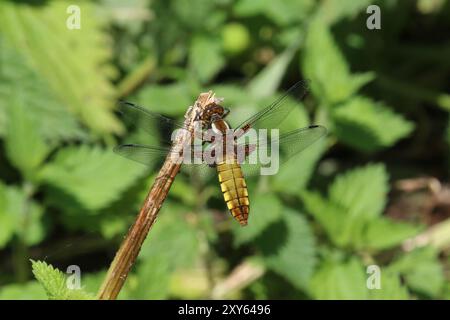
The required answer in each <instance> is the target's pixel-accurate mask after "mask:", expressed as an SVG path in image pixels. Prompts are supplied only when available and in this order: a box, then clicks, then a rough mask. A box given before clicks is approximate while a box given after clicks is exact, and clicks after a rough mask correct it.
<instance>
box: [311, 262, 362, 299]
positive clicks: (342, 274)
mask: <svg viewBox="0 0 450 320" xmlns="http://www.w3.org/2000/svg"><path fill="white" fill-rule="evenodd" d="M366 278H367V277H366V274H365V272H364V266H363V264H362V263H361V261H359V260H358V259H356V258H352V259H351V260H349V261H348V262H337V261H331V260H328V259H327V260H324V261H323V262H322V263H321V264H320V266H319V268H318V270H317V271H316V273H315V274H314V276H313V278H312V280H311V285H310V290H309V292H310V294H311V295H312V297H313V298H314V299H318V300H353V299H354V300H363V299H367V298H368V296H369V293H368V290H367V287H366Z"/></svg>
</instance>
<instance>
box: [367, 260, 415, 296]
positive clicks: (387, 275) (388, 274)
mask: <svg viewBox="0 0 450 320" xmlns="http://www.w3.org/2000/svg"><path fill="white" fill-rule="evenodd" d="M380 276H381V283H380V284H381V288H380V289H375V288H374V289H371V290H369V298H370V299H371V300H408V299H409V292H408V289H407V288H406V287H405V286H404V285H403V284H402V281H401V278H400V275H399V274H398V273H397V272H393V271H392V270H390V268H389V267H388V268H382V269H381V274H380Z"/></svg>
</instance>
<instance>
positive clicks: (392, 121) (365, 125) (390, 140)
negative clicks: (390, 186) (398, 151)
mask: <svg viewBox="0 0 450 320" xmlns="http://www.w3.org/2000/svg"><path fill="white" fill-rule="evenodd" d="M332 117H333V120H334V122H335V128H334V131H335V133H336V135H337V136H338V138H339V139H340V140H341V141H342V142H343V143H345V144H347V145H349V146H352V147H354V148H357V149H359V150H361V151H364V152H374V151H377V150H379V149H381V148H383V147H390V146H392V145H394V144H395V143H396V142H397V141H398V140H400V139H402V138H405V137H407V136H408V135H409V134H410V133H411V131H412V130H413V129H414V124H413V123H412V122H410V121H407V120H405V119H404V118H403V117H402V116H401V115H398V114H396V113H394V112H393V111H392V110H391V109H390V108H388V107H386V106H385V105H383V104H381V103H377V102H374V101H373V100H371V99H369V98H366V97H362V96H356V97H353V98H352V99H350V100H349V101H347V102H346V103H344V104H342V105H340V106H339V107H337V108H335V109H334V112H333V113H332Z"/></svg>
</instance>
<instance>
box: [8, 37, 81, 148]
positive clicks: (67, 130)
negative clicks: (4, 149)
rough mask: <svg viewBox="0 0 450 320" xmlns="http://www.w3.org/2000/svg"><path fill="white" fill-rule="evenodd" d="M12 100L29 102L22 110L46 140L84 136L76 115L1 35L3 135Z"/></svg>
mask: <svg viewBox="0 0 450 320" xmlns="http://www.w3.org/2000/svg"><path fill="white" fill-rule="evenodd" d="M19 98H20V100H19ZM12 102H16V103H21V104H22V105H23V106H26V108H24V110H23V111H24V112H26V113H27V114H28V115H29V117H30V120H31V121H32V122H33V125H34V126H35V127H36V130H38V131H39V133H40V135H41V136H42V137H43V138H45V140H47V141H51V142H54V141H59V140H67V139H72V138H82V137H84V134H83V131H82V130H81V128H80V127H79V125H78V124H77V122H76V120H75V118H74V117H73V116H72V115H71V114H70V113H69V111H68V110H67V109H66V108H65V107H64V105H63V104H61V103H60V102H59V101H58V99H57V98H56V97H55V96H54V95H53V94H52V92H51V90H50V89H49V86H48V84H47V83H46V81H45V79H42V77H40V76H39V75H38V74H37V73H36V72H35V71H34V70H33V69H32V68H31V67H30V66H29V64H28V62H27V61H26V59H24V57H22V56H21V54H20V53H19V52H17V51H16V50H14V49H13V48H12V47H11V45H10V44H9V43H7V41H6V39H3V38H1V37H0V135H4V134H6V124H7V122H8V121H7V120H8V117H7V116H8V106H9V105H10V104H11V103H12Z"/></svg>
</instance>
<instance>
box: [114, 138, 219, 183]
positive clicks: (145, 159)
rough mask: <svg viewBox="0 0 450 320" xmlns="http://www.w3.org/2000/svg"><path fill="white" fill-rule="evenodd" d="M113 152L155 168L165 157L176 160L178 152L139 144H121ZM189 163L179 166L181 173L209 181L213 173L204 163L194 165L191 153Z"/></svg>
mask: <svg viewBox="0 0 450 320" xmlns="http://www.w3.org/2000/svg"><path fill="white" fill-rule="evenodd" d="M114 152H115V153H117V154H119V155H121V156H123V157H125V158H128V159H130V160H133V161H136V162H139V163H141V164H144V165H146V166H149V167H152V168H155V169H156V167H158V166H161V165H162V164H163V162H164V160H165V159H166V158H167V156H169V155H172V156H173V157H174V159H178V156H179V154H180V153H179V152H176V151H173V150H172V149H171V148H165V147H153V146H146V145H140V144H122V145H119V146H117V147H115V148H114ZM189 157H191V158H190V159H191V162H190V163H185V162H183V163H182V165H181V171H182V172H185V173H187V174H189V175H193V174H195V175H196V176H199V177H200V178H202V179H209V178H210V177H211V175H212V174H213V173H214V170H212V169H211V168H210V167H209V166H208V165H207V164H206V163H204V162H201V163H200V160H199V161H198V162H199V163H194V161H193V160H192V159H193V158H194V157H195V155H194V154H193V153H192V152H191V154H190V155H189Z"/></svg>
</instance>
